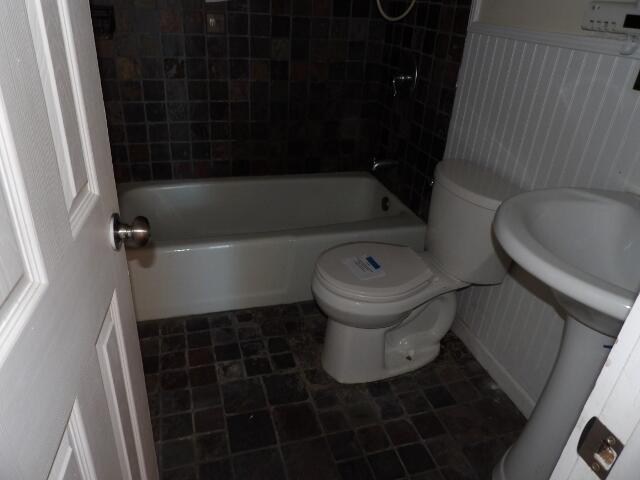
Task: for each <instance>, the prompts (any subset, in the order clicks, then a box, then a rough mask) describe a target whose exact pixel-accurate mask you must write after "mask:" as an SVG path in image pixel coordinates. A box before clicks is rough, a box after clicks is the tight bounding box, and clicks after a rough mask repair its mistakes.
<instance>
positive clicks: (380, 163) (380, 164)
mask: <svg viewBox="0 0 640 480" xmlns="http://www.w3.org/2000/svg"><path fill="white" fill-rule="evenodd" d="M397 166H398V161H397V160H378V159H377V158H376V157H373V163H372V164H371V171H372V172H376V171H378V170H380V169H381V168H391V167H397Z"/></svg>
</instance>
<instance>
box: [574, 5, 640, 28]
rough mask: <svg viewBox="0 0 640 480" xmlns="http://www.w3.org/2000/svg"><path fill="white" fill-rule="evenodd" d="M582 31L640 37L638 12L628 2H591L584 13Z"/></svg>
mask: <svg viewBox="0 0 640 480" xmlns="http://www.w3.org/2000/svg"><path fill="white" fill-rule="evenodd" d="M582 29H583V30H592V31H595V32H605V33H626V34H630V35H640V10H637V9H636V5H635V3H629V2H599V1H596V2H591V3H589V5H588V6H587V9H586V11H585V13H584V17H583V19H582Z"/></svg>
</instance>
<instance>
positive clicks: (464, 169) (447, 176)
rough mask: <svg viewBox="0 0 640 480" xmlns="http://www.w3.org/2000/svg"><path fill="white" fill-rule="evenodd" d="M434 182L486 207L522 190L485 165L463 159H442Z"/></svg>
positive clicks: (488, 207)
mask: <svg viewBox="0 0 640 480" xmlns="http://www.w3.org/2000/svg"><path fill="white" fill-rule="evenodd" d="M435 179H436V182H439V183H440V184H441V185H442V186H443V187H444V188H446V189H447V190H449V191H450V192H451V193H453V194H454V195H457V196H458V197H461V198H463V199H465V200H467V201H469V202H471V203H474V204H476V205H479V206H481V207H483V208H487V209H489V210H494V211H495V210H497V209H498V207H499V206H500V204H501V203H502V202H503V201H505V200H506V199H507V198H509V197H512V196H513V195H516V194H518V193H520V192H521V191H522V189H520V188H519V187H518V186H516V185H514V184H513V183H511V182H509V181H508V180H507V179H505V178H503V177H501V176H499V175H498V174H497V173H495V172H493V171H491V170H490V169H489V168H487V167H482V166H480V165H477V164H475V163H470V162H468V161H465V160H445V161H442V162H440V163H439V164H438V165H437V166H436V174H435Z"/></svg>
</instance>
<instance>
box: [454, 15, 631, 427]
mask: <svg viewBox="0 0 640 480" xmlns="http://www.w3.org/2000/svg"><path fill="white" fill-rule="evenodd" d="M619 48H620V42H615V41H612V40H604V39H587V38H585V37H571V36H566V35H555V36H554V35H547V34H542V33H534V32H526V31H523V30H520V29H513V28H512V29H509V28H499V27H491V26H487V25H482V24H478V23H475V24H472V25H471V26H470V30H469V35H468V37H467V44H466V46H465V54H464V59H463V64H462V69H461V72H460V76H459V79H458V92H457V95H456V103H455V107H454V113H453V118H452V122H451V126H450V131H449V138H448V142H447V150H446V153H445V158H449V159H451V158H462V159H466V160H470V161H473V162H477V163H479V164H482V165H486V166H490V167H491V168H493V169H494V170H496V171H497V172H499V173H500V174H501V175H504V176H505V177H507V178H509V179H510V180H512V181H513V182H516V183H517V184H519V185H520V186H521V187H522V188H524V189H533V188H544V187H555V186H585V187H593V188H605V189H611V190H624V189H625V188H628V187H632V186H634V185H636V186H640V92H636V91H634V90H632V88H631V86H632V84H633V82H634V80H635V76H636V75H637V74H638V70H639V67H640V61H638V59H637V58H628V57H622V56H619V55H617V54H616V52H617V51H618V49H619ZM595 228H597V225H596V226H595ZM562 326H563V321H562V319H561V317H560V316H559V315H558V313H557V311H556V309H555V303H554V302H553V300H552V298H551V296H550V295H549V292H548V290H547V288H546V287H545V286H544V285H542V284H540V283H539V282H538V281H536V280H535V279H534V278H532V277H531V276H529V275H528V274H526V273H525V272H523V271H522V270H520V269H519V268H517V267H516V268H514V269H513V270H512V272H511V273H510V274H509V276H508V277H507V278H506V279H505V281H504V283H503V284H502V285H499V286H495V287H473V288H470V289H468V290H466V291H465V292H463V293H462V294H461V295H460V305H459V312H458V320H457V322H456V324H455V325H454V331H456V333H458V335H460V336H461V338H462V339H463V340H464V341H465V343H467V345H468V346H469V347H470V348H471V350H472V351H473V352H474V353H475V355H476V356H477V357H478V359H479V360H480V361H481V363H483V364H484V365H485V367H486V368H488V370H489V371H490V373H492V375H493V376H494V377H495V378H496V379H497V380H498V382H499V383H500V385H501V386H502V387H503V388H504V389H505V391H506V392H507V393H508V394H509V395H510V396H511V398H512V399H513V400H514V401H515V402H516V403H517V405H518V406H519V407H520V408H521V410H523V412H524V413H525V414H527V413H529V412H530V410H531V409H532V407H533V405H534V404H535V401H536V400H537V398H538V396H539V394H540V392H541V390H542V388H543V386H544V384H545V382H546V379H547V376H548V373H549V372H550V370H551V367H552V365H553V362H554V359H555V354H556V352H557V348H558V345H559V342H560V335H561V331H562Z"/></svg>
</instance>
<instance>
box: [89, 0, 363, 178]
mask: <svg viewBox="0 0 640 480" xmlns="http://www.w3.org/2000/svg"><path fill="white" fill-rule="evenodd" d="M96 4H98V2H96ZM99 4H100V5H105V4H106V5H109V4H111V5H113V6H114V11H115V24H116V29H115V34H114V35H113V37H112V38H110V39H109V38H97V49H98V57H99V64H100V71H101V76H102V80H103V93H104V97H105V104H106V111H107V120H108V125H109V134H110V138H111V144H112V156H113V161H114V169H115V173H116V180H117V181H128V180H131V179H133V180H151V179H154V180H155V179H167V178H187V177H209V176H226V175H260V174H278V173H301V172H318V171H337V170H355V169H358V168H361V162H360V160H361V159H362V158H370V152H367V151H368V150H370V148H369V142H368V141H367V139H369V138H372V137H370V136H369V135H367V134H366V130H367V128H366V124H367V122H366V119H367V117H368V116H369V115H370V110H371V109H370V108H368V106H367V105H368V104H369V103H370V104H375V101H373V100H369V98H370V97H369V96H368V95H367V88H366V82H365V75H364V74H365V57H366V48H367V36H368V32H369V15H370V10H371V7H372V6H373V4H372V3H371V2H370V0H353V1H343V0H335V1H333V2H332V1H330V0H322V1H318V0H313V1H311V0H295V1H292V0H231V1H229V2H224V3H217V4H216V3H213V4H205V3H204V1H203V0H133V1H131V0H101V1H100V2H99ZM207 14H210V15H211V16H210V21H211V25H208V24H207V23H206V21H207V20H206V18H207ZM207 26H209V28H208V29H207ZM207 30H209V32H207ZM362 139H364V140H365V141H363V140H362ZM368 153H369V154H368Z"/></svg>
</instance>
